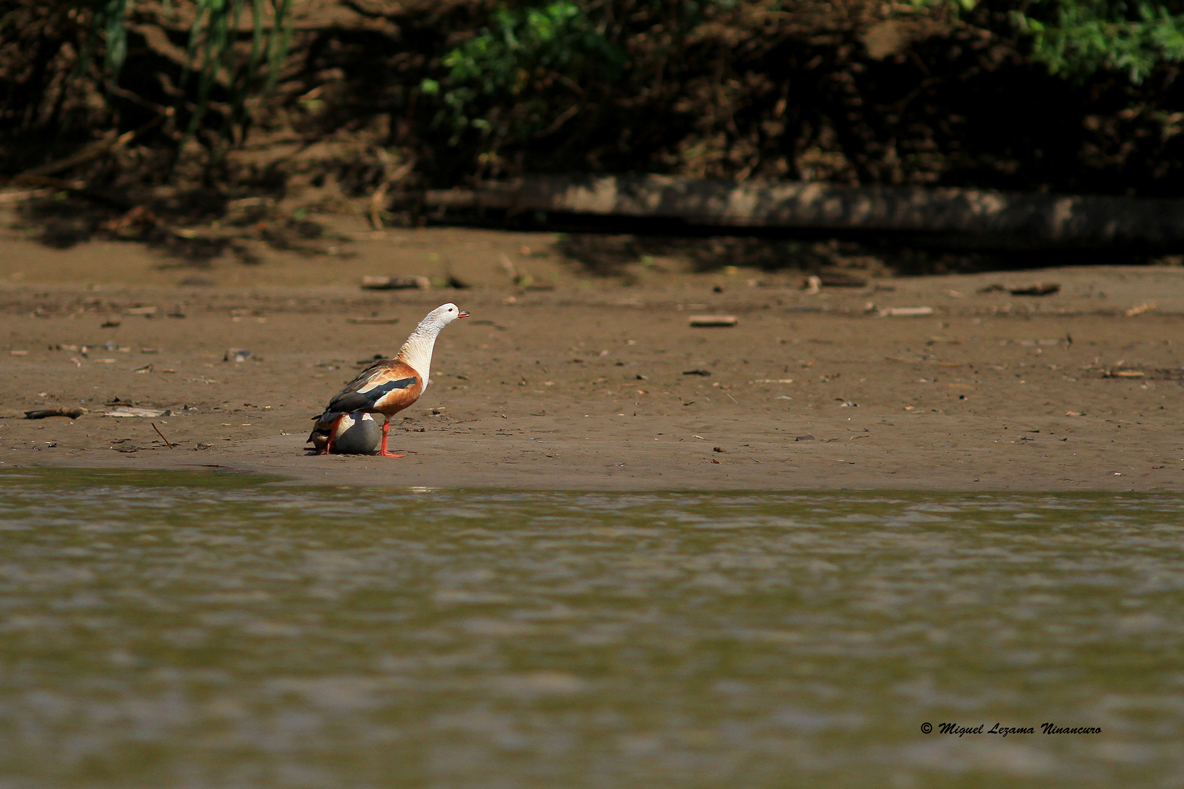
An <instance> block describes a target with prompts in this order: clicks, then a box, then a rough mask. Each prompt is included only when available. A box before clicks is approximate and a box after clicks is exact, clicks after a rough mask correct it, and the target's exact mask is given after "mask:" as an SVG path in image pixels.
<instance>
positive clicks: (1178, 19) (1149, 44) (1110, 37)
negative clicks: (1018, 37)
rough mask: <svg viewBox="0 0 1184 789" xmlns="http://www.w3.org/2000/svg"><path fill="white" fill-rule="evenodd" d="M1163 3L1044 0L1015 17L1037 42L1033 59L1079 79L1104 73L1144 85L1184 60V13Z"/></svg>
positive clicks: (1033, 44)
mask: <svg viewBox="0 0 1184 789" xmlns="http://www.w3.org/2000/svg"><path fill="white" fill-rule="evenodd" d="M1172 5H1178V4H1168V3H1162V2H1138V3H1135V2H1124V1H1123V0H1119V1H1118V2H1113V1H1112V0H1042V1H1039V0H1038V2H1034V3H1032V4H1031V5H1028V6H1027V7H1026V8H1025V9H1024V10H1017V11H1015V12H1013V14H1012V18H1013V20H1014V22H1015V24H1016V25H1017V26H1018V27H1019V29H1020V30H1022V31H1024V32H1025V33H1027V34H1028V35H1030V36H1031V37H1032V54H1033V56H1034V57H1035V58H1036V59H1037V60H1040V61H1042V62H1043V63H1045V64H1047V65H1048V68H1049V70H1050V71H1051V72H1052V73H1054V74H1062V75H1065V76H1068V77H1071V78H1073V79H1076V80H1079V81H1080V80H1082V79H1085V78H1087V77H1089V76H1091V75H1092V74H1094V73H1095V72H1096V71H1098V70H1100V69H1114V70H1116V71H1123V72H1126V74H1127V75H1128V76H1129V78H1130V80H1131V81H1132V82H1134V83H1139V82H1142V81H1143V80H1145V79H1147V77H1148V76H1150V75H1151V73H1152V72H1153V71H1154V70H1155V68H1156V66H1159V65H1160V64H1163V63H1179V62H1180V61H1181V60H1184V14H1180V13H1173V11H1177V10H1179V9H1173V8H1172V7H1171V6H1172Z"/></svg>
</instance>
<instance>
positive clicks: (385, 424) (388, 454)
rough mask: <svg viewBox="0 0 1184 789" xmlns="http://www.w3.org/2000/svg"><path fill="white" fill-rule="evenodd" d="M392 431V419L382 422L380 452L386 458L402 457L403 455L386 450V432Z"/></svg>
mask: <svg viewBox="0 0 1184 789" xmlns="http://www.w3.org/2000/svg"><path fill="white" fill-rule="evenodd" d="M390 431H391V423H390V421H389V420H388V421H386V422H383V423H382V449H381V450H379V452H378V454H380V455H382V456H383V457H384V458H401V457H403V456H402V455H396V454H395V453H394V452H387V451H386V434H387V433H389V432H390Z"/></svg>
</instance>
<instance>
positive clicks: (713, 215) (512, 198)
mask: <svg viewBox="0 0 1184 789" xmlns="http://www.w3.org/2000/svg"><path fill="white" fill-rule="evenodd" d="M424 201H425V203H426V205H427V207H428V208H429V209H433V210H434V211H435V214H436V217H437V218H443V217H444V216H446V215H447V214H448V213H452V214H453V215H456V214H458V213H473V212H486V211H495V212H505V213H506V215H507V216H513V215H515V214H522V213H524V212H540V211H541V212H548V213H556V214H567V215H584V216H599V217H622V218H635V219H663V220H677V221H681V222H685V223H687V224H691V225H701V226H711V227H722V228H754V229H756V228H785V229H803V230H827V231H872V232H889V233H908V234H925V235H932V236H945V237H969V238H968V240H970V239H973V240H974V241H975V242H976V243H981V244H984V245H987V246H1002V247H1008V246H1019V247H1033V246H1036V247H1040V246H1050V247H1056V246H1082V247H1085V246H1094V245H1099V244H1101V245H1119V244H1137V245H1139V246H1143V247H1157V248H1162V247H1173V246H1176V247H1178V246H1180V245H1182V244H1184V200H1160V199H1150V198H1129V197H1107V196H1086V195H1077V196H1057V195H1046V194H1021V193H1008V192H992V191H983V190H974V189H954V188H925V187H895V186H868V187H846V186H834V185H830V184H820V183H804V182H755V181H752V182H744V183H737V182H733V181H716V180H706V179H691V178H673V177H668V176H658V175H645V176H603V177H600V176H534V177H529V178H523V179H521V180H516V181H510V182H487V183H484V184H480V185H479V186H478V187H476V188H474V189H447V190H429V191H428V192H426V194H425V196H424Z"/></svg>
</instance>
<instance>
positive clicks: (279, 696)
mask: <svg viewBox="0 0 1184 789" xmlns="http://www.w3.org/2000/svg"><path fill="white" fill-rule="evenodd" d="M1182 559H1184V498H1182V497H1180V496H1175V495H1135V494H1129V495H1110V494H1107V495H1081V494H1065V495H981V494H939V493H847V492H842V493H798V492H795V493H758V494H744V493H664V494H663V493H659V494H655V493H636V494H629V493H555V492H505V491H494V492H491V491H451V490H449V491H437V490H425V489H417V490H406V489H404V490H383V489H356V488H355V489H344V488H299V487H286V486H279V485H276V484H274V483H271V482H269V481H268V480H264V479H259V478H244V477H233V476H220V475H215V474H206V473H192V474H186V473H143V474H138V473H122V472H118V473H116V472H86V471H58V470H49V471H23V472H6V473H3V474H0V787H3V789H8V788H9V787H12V788H13V789H16V787H22V789H23V788H24V787H34V788H38V787H66V788H69V787H154V788H158V789H159V788H165V787H309V788H310V789H311V788H314V787H315V788H316V789H327V788H328V789H331V788H334V787H380V786H382V787H386V786H407V787H442V788H443V787H448V788H452V787H458V788H465V789H467V788H469V787H471V788H472V789H478V788H480V789H501V788H502V787H505V789H521V788H529V787H540V788H541V787H606V789H607V788H609V787H612V788H613V789H619V788H621V787H647V788H653V787H725V786H727V787H781V786H788V785H804V786H807V785H829V786H852V787H855V786H860V787H864V786H888V787H910V786H938V785H940V786H965V787H970V786H989V785H1000V786H1003V785H1006V786H1050V785H1053V786H1057V785H1063V786H1091V785H1097V786H1114V785H1118V784H1120V783H1126V784H1129V785H1135V786H1179V785H1181V784H1182V783H1184V648H1182V647H1184V613H1182V612H1184V561H1182ZM943 723H946V724H956V725H957V726H958V727H967V728H972V729H973V728H975V727H978V726H979V725H980V724H982V725H983V728H982V730H981V731H982V733H966V734H964V735H963V736H961V737H959V736H957V735H956V734H952V733H951V734H942V733H941V724H943ZM1045 723H1051V724H1055V725H1056V726H1058V727H1092V728H1097V729H1100V732H1097V733H1090V734H1081V733H1078V734H1070V733H1062V734H1045V733H1043V732H1042V731H1041V725H1042V724H1045ZM923 724H930V725H932V726H933V727H934V730H933V732H932V733H928V734H926V733H924V732H923V730H922V727H923ZM996 724H998V725H999V726H1000V727H1032V728H1034V732H1033V733H1032V734H1010V735H1008V736H1003V735H1000V734H990V733H988V732H990V730H991V729H992V728H993V727H994V726H995V725H996Z"/></svg>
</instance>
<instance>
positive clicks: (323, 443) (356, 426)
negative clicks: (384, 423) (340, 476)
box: [309, 411, 382, 455]
mask: <svg viewBox="0 0 1184 789" xmlns="http://www.w3.org/2000/svg"><path fill="white" fill-rule="evenodd" d="M317 420H318V422H319V421H320V417H317ZM330 436H332V437H333V452H334V453H335V454H338V455H373V454H374V453H376V452H377V451H378V442H379V441H381V440H382V427H381V425H380V423H379V422H376V421H374V416H373V415H371V414H367V413H366V412H364V411H354V412H353V413H350V414H342V415H341V418H340V419H338V420H337V421H336V423H335V424H333V425H331V426H330V427H326V428H324V429H322V428H321V427H319V426H318V427H317V428H315V429H314V430H313V431H312V435H310V436H309V440H310V441H312V445H313V449H315V450H316V452H317V454H321V453H323V452H324V451H325V448H326V447H327V446H328V445H329V437H330Z"/></svg>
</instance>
